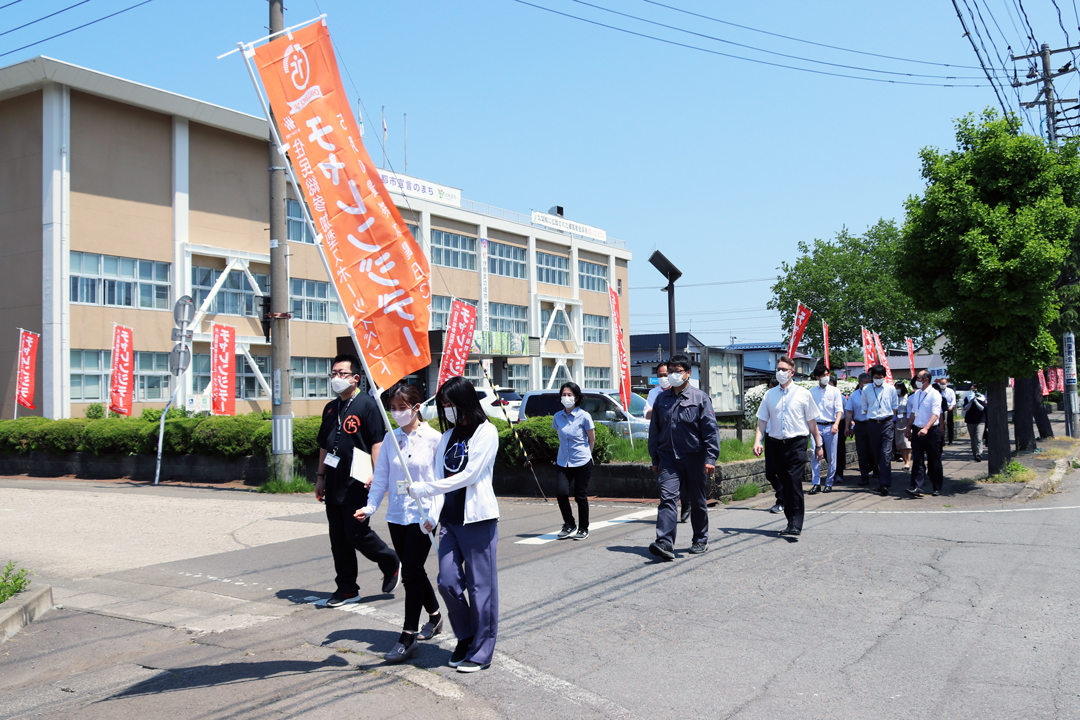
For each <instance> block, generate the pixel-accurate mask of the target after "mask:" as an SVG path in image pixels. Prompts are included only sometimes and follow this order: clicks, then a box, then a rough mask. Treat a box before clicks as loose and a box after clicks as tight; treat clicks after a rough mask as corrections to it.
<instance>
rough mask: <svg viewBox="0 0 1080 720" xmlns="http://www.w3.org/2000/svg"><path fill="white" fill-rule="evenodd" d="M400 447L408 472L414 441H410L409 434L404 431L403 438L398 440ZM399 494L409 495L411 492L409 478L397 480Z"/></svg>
mask: <svg viewBox="0 0 1080 720" xmlns="http://www.w3.org/2000/svg"><path fill="white" fill-rule="evenodd" d="M398 447H400V448H401V454H402V456H404V458H405V462H404V467H405V468H406V472H407V468H408V466H409V461H410V460H412V443H411V442H409V436H408V435H406V434H405V432H404V431H402V433H401V440H400V441H399V442H398ZM397 494H398V495H408V494H409V481H408V480H398V481H397Z"/></svg>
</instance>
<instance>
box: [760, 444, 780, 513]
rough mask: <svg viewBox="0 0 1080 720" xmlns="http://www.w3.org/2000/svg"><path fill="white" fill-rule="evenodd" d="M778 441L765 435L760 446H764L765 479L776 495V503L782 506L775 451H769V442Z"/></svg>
mask: <svg viewBox="0 0 1080 720" xmlns="http://www.w3.org/2000/svg"><path fill="white" fill-rule="evenodd" d="M774 442H778V441H777V440H774V439H772V438H771V437H769V436H768V435H766V436H765V437H764V438H762V440H761V444H762V447H764V448H765V479H766V480H768V481H769V484H770V485H772V489H773V493H774V494H775V495H776V504H777V505H780V506H781V507H783V505H784V488H783V486H782V485H781V484H780V476H779V475H777V474H776V452H775V451H774V452H769V444H770V443H774Z"/></svg>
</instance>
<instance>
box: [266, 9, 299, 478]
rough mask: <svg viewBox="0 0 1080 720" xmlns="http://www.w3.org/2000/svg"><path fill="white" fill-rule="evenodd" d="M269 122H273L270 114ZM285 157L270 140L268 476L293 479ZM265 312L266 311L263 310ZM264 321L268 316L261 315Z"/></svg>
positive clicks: (274, 26) (280, 19)
mask: <svg viewBox="0 0 1080 720" xmlns="http://www.w3.org/2000/svg"><path fill="white" fill-rule="evenodd" d="M283 29H285V15H284V9H283V7H282V0H270V32H271V34H273V33H277V32H281V31H282V30H283ZM270 122H273V116H271V120H270ZM286 162H288V161H287V160H286V159H285V156H284V155H282V154H281V153H279V152H278V148H277V146H276V145H275V144H274V141H273V139H272V138H271V140H270V308H269V310H270V313H269V315H270V317H269V318H268V319H269V321H270V367H271V372H272V373H273V379H272V381H271V383H270V387H271V390H272V391H273V397H272V398H271V403H272V406H271V416H272V420H271V422H272V423H273V424H272V428H271V429H272V433H271V447H272V451H273V452H272V458H273V459H272V466H271V468H270V472H271V477H277V478H281V479H283V480H292V476H293V437H292V432H293V428H292V426H293V412H292V381H291V380H290V377H289V373H290V371H291V369H292V350H291V348H290V347H289V318H290V317H291V316H290V314H289V264H288V263H289V258H288V248H289V243H288V235H287V230H286V223H285V163H286ZM262 312H263V313H264V314H265V313H266V310H265V309H264V310H262ZM263 319H264V321H265V320H266V319H267V318H265V317H264V318H263Z"/></svg>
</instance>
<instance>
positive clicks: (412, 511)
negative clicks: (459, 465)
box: [364, 422, 442, 525]
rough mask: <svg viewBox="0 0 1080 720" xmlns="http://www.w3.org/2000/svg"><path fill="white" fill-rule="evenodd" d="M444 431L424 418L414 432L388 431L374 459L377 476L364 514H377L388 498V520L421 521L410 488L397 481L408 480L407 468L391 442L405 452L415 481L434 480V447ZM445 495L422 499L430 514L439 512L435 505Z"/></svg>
mask: <svg viewBox="0 0 1080 720" xmlns="http://www.w3.org/2000/svg"><path fill="white" fill-rule="evenodd" d="M441 437H442V435H440V434H439V431H438V430H435V429H433V428H432V427H431V426H430V425H428V424H427V423H426V422H421V423H420V424H419V425H418V426H417V428H416V429H415V430H413V431H412V433H410V434H408V435H406V434H405V433H404V432H402V430H401V428H397V429H396V430H394V432H392V433H386V437H385V438H384V439H383V444H382V451H381V452H379V459H378V460H377V461H376V463H375V473H374V475H375V479H374V480H372V482H371V489H370V490H369V491H368V504H367V506H366V507H364V514H365V515H367V516H368V517H371V516H372V515H374V514H375V513H376V512H377V511H378V509H379V505H380V504H382V501H383V498H384V497H386V498H389V503H388V504H387V507H386V522H391V523H394V524H395V525H412V524H414V523H416V524H418V523H420V510H419V509H418V508H417V507H416V501H415V500H413V499H412V498H411V497H409V494H408V492H406V491H405V490H404V487H402V491H401V492H398V483H399V482H401V483H404V482H405V471H404V469H403V468H402V465H401V459H400V458H399V457H398V452H397V450H395V449H394V448H393V446H392V445H390V443H392V442H395V443H397V444H398V446H399V447H400V448H401V452H402V454H404V455H405V462H406V464H407V465H408V468H409V474H410V475H411V476H412V480H413V482H414V483H416V482H431V480H433V479H434V478H435V464H434V458H435V448H436V447H438V445H439V439H440V438H441ZM441 501H442V496H441V495H440V496H438V497H437V498H432V499H428V500H424V501H422V502H423V504H424V511H425V512H426V513H427V514H428V517H432V515H434V516H436V517H437V516H438V508H437V507H436V505H437V504H438V505H441V504H442V502H441Z"/></svg>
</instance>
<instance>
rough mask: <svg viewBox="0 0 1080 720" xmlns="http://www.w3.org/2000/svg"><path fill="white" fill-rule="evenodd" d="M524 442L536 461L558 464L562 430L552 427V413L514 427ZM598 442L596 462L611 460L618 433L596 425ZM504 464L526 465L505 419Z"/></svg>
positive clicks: (501, 442) (501, 445)
mask: <svg viewBox="0 0 1080 720" xmlns="http://www.w3.org/2000/svg"><path fill="white" fill-rule="evenodd" d="M514 428H515V429H516V430H517V434H518V437H519V438H520V439H521V445H524V446H525V452H526V453H528V455H529V459H531V460H532V461H533V462H534V463H552V464H554V463H555V461H556V459H558V457H559V433H558V432H557V431H556V430H555V428H553V427H552V426H551V415H540V416H538V417H531V418H528V419H526V420H524V421H522V422H521V423H519V424H517V425H515V426H514ZM595 430H596V445H595V447H594V448H593V461H594V462H596V463H607V462H611V443H612V441H613V440H614V439H615V436H614V435H613V434H612V433H611V430H609V429H608V428H607V426H606V425H600V424H597V425H596V428H595ZM498 461H499V463H500V464H503V465H509V466H517V465H523V464H524V462H525V460H524V458H523V457H522V455H521V447H520V446H519V445H518V443H517V441H515V440H514V435H513V431H512V430H511V429H510V426H509V425H507V424H506V423H505V422H503V423H502V428H501V429H500V430H499V455H498Z"/></svg>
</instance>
